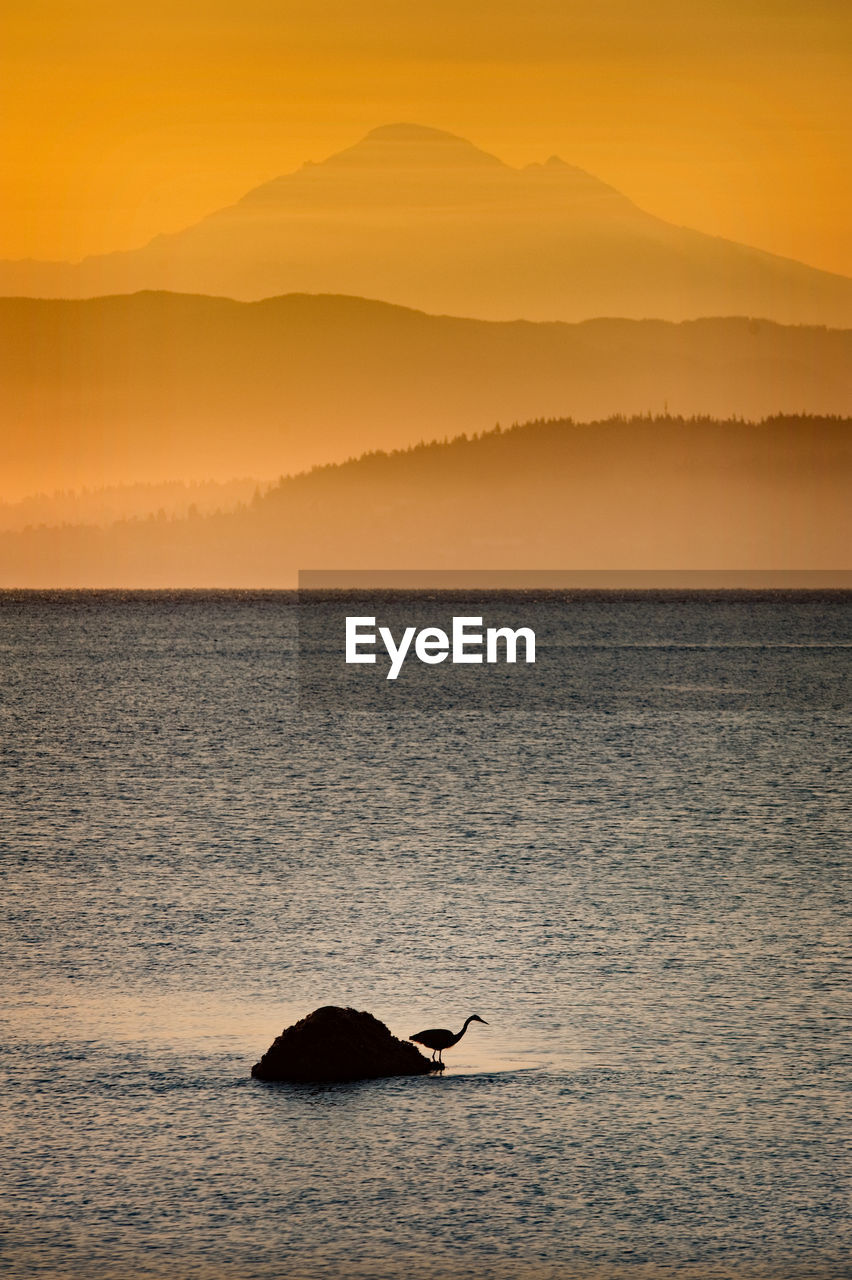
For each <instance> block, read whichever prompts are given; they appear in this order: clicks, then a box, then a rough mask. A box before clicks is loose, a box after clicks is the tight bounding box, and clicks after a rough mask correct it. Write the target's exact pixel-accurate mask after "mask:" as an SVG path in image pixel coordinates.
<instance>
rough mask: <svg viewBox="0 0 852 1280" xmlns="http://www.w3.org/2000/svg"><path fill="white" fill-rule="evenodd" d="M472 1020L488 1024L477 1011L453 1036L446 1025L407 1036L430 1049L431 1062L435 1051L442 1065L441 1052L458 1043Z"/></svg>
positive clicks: (433, 1059)
mask: <svg viewBox="0 0 852 1280" xmlns="http://www.w3.org/2000/svg"><path fill="white" fill-rule="evenodd" d="M472 1022H482V1023H484V1024H485V1026H486V1027H487V1026H488V1023H487V1022H486V1021H485V1019H484V1018H480V1016H479V1014H478V1013H472V1014H471V1015H470V1017H469V1018H468V1020H467V1022H465V1024H464V1026H463V1027H462V1029H461V1031H460V1032H459V1033H458V1035H457V1036H454V1035H453V1033H452V1031H448V1030H447V1029H446V1027H429V1028H428V1029H427V1030H426V1031H418V1032H417V1034H416V1035H414V1036H409V1037H408V1038H409V1040H414V1041H415V1043H416V1044H422V1045H425V1046H426V1048H427V1049H431V1050H432V1061H433V1062H434V1061H435V1054H436V1053H437V1055H438V1062H440V1064H441V1066H443V1065H444V1060H443V1058H442V1057H441V1054H442V1053H443V1051H444V1050H445V1049H452V1047H453V1045H454V1044H458V1042H459V1040H461V1038H462V1036H463V1035H464V1033H465V1031H467V1029H468V1027H469V1026H470V1024H471V1023H472Z"/></svg>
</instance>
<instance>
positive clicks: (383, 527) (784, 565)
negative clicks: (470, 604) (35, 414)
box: [0, 418, 852, 587]
mask: <svg viewBox="0 0 852 1280" xmlns="http://www.w3.org/2000/svg"><path fill="white" fill-rule="evenodd" d="M850 428H852V420H850V419H849V418H847V419H830V418H775V419H770V420H767V421H765V422H763V423H760V424H754V423H744V422H738V421H727V422H714V421H710V420H696V421H683V420H677V419H672V418H664V419H650V418H640V419H632V420H617V421H609V422H593V423H589V424H583V425H578V424H575V423H571V422H539V423H532V424H528V425H527V426H524V427H520V428H515V429H513V430H510V431H501V432H498V431H494V432H490V433H488V434H486V435H484V436H481V437H479V438H478V439H476V440H467V439H461V440H455V441H452V442H451V443H448V444H432V445H427V446H420V447H418V448H415V449H412V450H410V451H407V452H397V453H394V454H386V453H378V454H373V455H371V456H367V457H364V458H361V459H359V460H357V461H354V462H350V463H347V464H345V465H343V466H335V467H326V468H321V469H318V470H315V471H313V472H310V473H308V474H306V475H302V476H297V477H295V478H291V479H288V480H285V481H282V482H281V484H279V485H278V486H276V487H275V488H273V489H272V490H271V491H270V492H269V493H267V494H266V495H264V496H263V497H259V498H257V499H256V500H255V501H254V502H253V503H252V504H251V505H250V506H249V508H248V509H245V510H243V511H241V512H237V513H235V514H232V515H220V516H207V517H196V518H193V519H186V520H175V521H165V520H160V521H157V520H148V521H128V522H125V523H123V524H117V525H114V526H112V527H111V528H110V529H98V528H92V527H80V528H76V529H74V528H66V529H53V530H51V529H42V530H31V531H28V532H25V533H17V534H12V533H6V534H2V535H0V585H3V586H104V587H106V586H123V587H134V586H135V587H157V586H160V587H168V586H221V587H228V586H230V587H240V586H243V587H264V586H266V587H275V586H292V585H295V581H296V573H297V571H298V569H300V568H311V569H319V568H323V567H326V568H330V569H340V568H343V567H346V568H350V569H358V568H385V569H399V568H417V567H423V568H435V569H442V568H444V569H457V568H482V569H488V568H493V569H512V568H518V569H530V568H537V569H544V568H557V569H678V568H681V569H687V570H698V569H716V570H723V569H745V570H772V569H788V570H789V569H842V568H846V567H848V565H849V554H848V553H849V514H848V513H849V510H850V471H852V432H850Z"/></svg>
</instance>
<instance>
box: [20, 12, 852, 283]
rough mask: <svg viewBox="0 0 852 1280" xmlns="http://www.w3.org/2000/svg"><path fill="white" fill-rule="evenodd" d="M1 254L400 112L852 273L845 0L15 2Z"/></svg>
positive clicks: (298, 156) (135, 213) (346, 140)
mask: <svg viewBox="0 0 852 1280" xmlns="http://www.w3.org/2000/svg"><path fill="white" fill-rule="evenodd" d="M0 50H1V51H0V158H2V164H0V257H2V258H23V257H35V258H43V259H70V260H76V259H79V258H81V257H84V256H85V255H87V254H92V253H103V252H109V251H111V250H114V249H121V248H132V247H135V246H137V245H141V244H144V243H146V242H147V241H148V240H150V239H151V238H152V237H153V236H154V235H156V234H158V233H160V232H167V231H175V230H178V229H180V228H181V227H184V226H187V225H189V224H191V223H193V222H195V221H197V220H198V219H199V218H201V217H203V216H204V215H205V214H206V213H209V212H211V211H212V210H214V209H217V208H220V207H222V206H223V205H227V204H229V203H232V202H233V201H234V200H236V199H238V198H239V197H240V196H241V195H242V194H243V193H244V192H245V191H247V190H248V189H250V188H251V187H253V186H255V185H257V184H259V183H261V182H264V181H267V180H268V179H270V178H272V177H274V176H276V175H278V174H281V173H286V172H290V171H292V170H293V169H296V168H298V167H299V166H300V165H301V164H302V163H303V162H304V161H305V160H314V161H319V160H322V159H324V158H325V157H326V156H328V155H330V154H332V153H333V152H335V151H338V150H341V149H342V148H344V147H346V146H349V145H351V144H353V143H354V142H356V141H357V140H358V139H359V138H360V137H362V136H363V134H365V133H366V132H367V131H368V130H370V129H372V128H374V127H376V126H379V125H382V124H388V123H393V122H397V121H410V122H413V123H419V124H425V125H431V126H434V127H437V128H441V129H447V130H450V131H451V132H453V133H457V134H460V135H462V136H463V137H466V138H469V139H470V140H471V141H473V142H475V143H476V144H477V145H478V146H480V147H482V148H484V149H485V150H487V151H490V152H493V153H494V154H495V155H497V156H499V157H500V158H501V159H502V160H504V161H506V162H508V163H509V164H513V165H518V166H520V165H523V164H528V163H531V162H534V161H542V160H545V159H546V158H547V157H548V156H550V155H553V154H556V155H559V156H561V157H562V159H564V160H566V161H567V162H569V163H570V164H574V165H578V166H579V167H581V168H583V169H586V170H588V171H589V172H591V173H593V174H595V175H596V176H597V177H600V178H602V179H603V180H604V181H606V182H608V183H610V184H611V185H612V186H615V187H616V188H618V189H619V190H621V191H623V192H624V193H625V194H626V195H628V196H629V197H630V198H631V199H633V200H634V201H635V202H636V203H637V204H639V205H640V206H642V207H643V208H645V209H647V210H649V211H650V212H652V213H655V214H657V215H659V216H660V217H663V218H665V219H667V220H669V221H671V222H674V223H677V224H681V225H686V226H691V227H695V228H697V229H698V230H701V231H706V232H709V233H711V234H716V235H721V236H725V237H727V238H730V239H734V240H739V241H742V242H745V243H748V244H752V245H755V246H757V247H759V248H762V249H767V250H770V251H771V252H774V253H779V254H783V255H785V256H788V257H793V258H797V259H799V260H801V261H803V262H807V263H809V264H810V265H813V266H818V267H822V268H824V269H827V270H832V271H838V272H841V273H844V274H848V275H852V237H850V233H849V227H850V226H852V216H850V214H852V210H850V184H849V177H848V159H849V156H850V153H852V146H851V145H850V143H852V128H850V124H852V120H850V117H852V95H850V94H849V91H848V79H849V67H850V54H852V6H850V5H849V4H848V2H847V0H810V2H805V0H713V2H712V3H708V2H705V0H691V2H690V3H689V4H686V5H684V4H683V2H682V0H679V2H678V3H675V2H674V0H654V2H653V3H646V2H645V0H641V2H632V3H631V2H630V0H596V3H594V4H588V3H583V4H580V3H577V2H576V0H543V2H532V3H529V2H528V3H524V4H521V3H519V2H518V0H489V3H488V4H487V5H486V4H485V3H484V0H478V2H477V3H472V2H471V0H431V3H430V4H428V5H412V4H411V2H410V0H366V2H365V0H361V3H359V2H358V0H345V2H344V0H314V3H311V4H309V3H308V2H307V0H298V2H297V0H190V2H187V0H171V2H170V3H165V2H164V0H147V2H146V3H144V4H138V3H132V2H131V3H122V2H121V0H119V2H118V3H116V0H75V2H74V3H73V4H69V3H68V0H27V2H26V3H23V2H22V0H7V3H6V4H5V5H4V13H3V17H2V18H0Z"/></svg>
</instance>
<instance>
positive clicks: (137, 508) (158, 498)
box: [0, 479, 260, 530]
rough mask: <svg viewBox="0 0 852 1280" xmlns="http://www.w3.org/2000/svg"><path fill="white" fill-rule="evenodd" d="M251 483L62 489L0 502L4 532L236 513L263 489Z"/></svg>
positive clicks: (256, 483) (235, 481)
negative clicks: (51, 526) (45, 527)
mask: <svg viewBox="0 0 852 1280" xmlns="http://www.w3.org/2000/svg"><path fill="white" fill-rule="evenodd" d="M259 487H260V486H259V485H258V482H257V481H256V480H252V479H242V480H231V481H223V482H222V483H216V482H215V481H208V482H207V483H206V484H205V483H195V484H192V483H190V484H186V483H184V482H183V481H181V480H172V481H170V482H165V483H163V484H122V485H112V486H110V487H108V488H101V489H60V490H54V491H53V492H52V493H33V494H30V495H29V496H28V497H26V498H21V499H19V500H18V501H17V502H0V530H7V529H9V530H11V529H26V528H27V527H28V526H29V525H39V524H48V525H56V524H96V525H108V524H113V523H114V522H115V521H116V520H127V519H138V518H140V517H145V516H149V515H153V516H157V517H162V518H163V519H171V518H172V517H174V516H178V517H183V516H188V515H192V514H199V515H212V514H213V513H214V512H216V511H232V510H233V509H234V508H235V507H237V506H239V504H240V503H247V502H250V501H251V499H252V497H253V496H254V494H255V493H256V492H257V491H258V489H259Z"/></svg>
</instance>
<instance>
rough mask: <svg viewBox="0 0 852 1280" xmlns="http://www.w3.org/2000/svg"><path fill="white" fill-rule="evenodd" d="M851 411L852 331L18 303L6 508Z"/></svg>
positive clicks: (316, 309) (200, 305)
mask: <svg viewBox="0 0 852 1280" xmlns="http://www.w3.org/2000/svg"><path fill="white" fill-rule="evenodd" d="M666 407H668V409H669V410H670V411H671V412H678V413H685V414H692V413H712V414H715V415H717V416H720V415H721V416H727V415H731V414H737V415H740V416H745V417H762V416H765V415H766V414H770V413H775V412H783V411H787V412H794V411H801V410H803V409H805V410H808V411H810V412H817V413H845V414H848V413H849V412H850V410H852V330H834V329H825V328H820V327H804V326H782V325H779V324H777V323H775V322H770V321H749V320H745V319H742V318H729V319H703V320H693V321H684V322H680V323H674V322H671V321H665V320H653V321H639V320H629V319H609V320H606V319H597V320H588V321H583V322H580V323H577V324H566V323H563V322H533V321H526V320H520V321H482V320H475V319H465V318H459V317H452V316H433V315H429V314H428V313H425V312H422V311H417V310H414V309H406V308H401V307H396V306H393V305H391V304H389V303H384V302H375V301H370V300H368V299H364V298H348V297H336V296H327V295H286V296H284V297H281V298H270V299H264V300H261V301H258V302H237V301H234V300H233V299H229V298H212V297H208V296H205V295H184V294H168V293H137V294H118V295H114V296H112V297H109V298H93V299H59V300H57V299H32V298H18V299H15V298H0V415H2V420H3V422H4V427H5V430H4V432H3V433H2V434H0V474H2V475H3V477H4V481H5V491H0V499H3V498H5V499H6V500H15V499H19V498H22V497H24V496H26V495H27V494H32V493H35V492H38V491H44V490H45V489H47V490H53V489H67V488H79V487H81V486H83V485H88V486H90V487H97V486H103V485H111V484H120V483H126V482H129V481H140V482H153V483H159V482H164V481H174V480H183V481H227V480H230V479H232V478H233V477H234V476H240V475H251V476H257V477H258V478H259V479H260V480H261V481H268V480H269V479H271V478H273V477H276V476H278V475H280V474H282V473H288V472H292V471H295V470H302V469H304V468H306V467H309V466H312V465H314V464H315V463H320V462H333V461H339V460H341V459H342V458H345V457H348V456H350V455H351V454H353V453H361V452H363V451H364V450H366V449H375V448H395V447H402V446H406V445H409V444H415V443H418V442H419V441H421V440H432V439H435V438H440V437H443V436H445V435H455V434H458V433H459V432H476V431H483V430H488V429H490V428H491V427H493V426H494V423H495V422H502V423H504V424H508V423H510V422H512V421H524V420H528V419H530V418H534V417H558V416H569V415H570V416H572V417H574V418H576V419H578V420H582V419H584V418H595V417H605V416H607V415H609V414H612V413H637V412H638V413H644V412H647V411H649V410H651V411H662V410H663V409H664V408H666Z"/></svg>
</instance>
